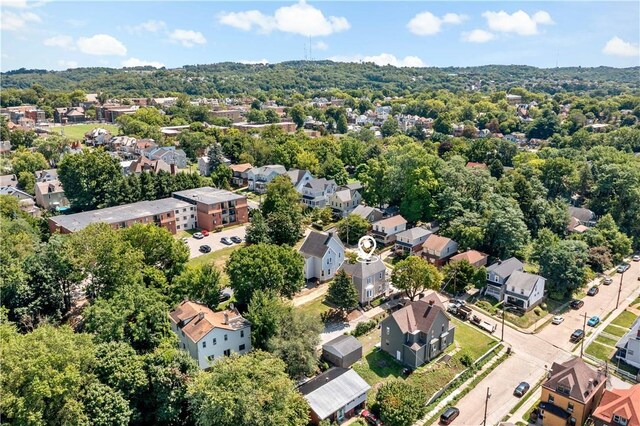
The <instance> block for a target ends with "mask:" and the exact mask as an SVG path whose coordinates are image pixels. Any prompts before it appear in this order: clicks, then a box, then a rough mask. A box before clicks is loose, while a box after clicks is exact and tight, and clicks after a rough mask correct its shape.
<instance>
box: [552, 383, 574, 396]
mask: <svg viewBox="0 0 640 426" xmlns="http://www.w3.org/2000/svg"><path fill="white" fill-rule="evenodd" d="M556 390H557V391H558V393H561V394H563V395H570V394H571V388H569V387H567V386H564V385H558V387H557V388H556Z"/></svg>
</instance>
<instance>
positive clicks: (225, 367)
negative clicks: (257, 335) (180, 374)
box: [188, 351, 309, 426]
mask: <svg viewBox="0 0 640 426" xmlns="http://www.w3.org/2000/svg"><path fill="white" fill-rule="evenodd" d="M284 370H285V364H284V362H282V361H281V360H280V359H278V358H276V357H274V356H273V355H270V354H268V353H265V352H262V351H254V352H251V353H249V354H247V355H243V356H235V355H232V356H230V357H225V358H223V359H221V360H219V361H218V362H216V363H214V364H213V365H212V367H211V369H210V370H208V371H207V372H204V373H201V374H199V375H198V376H196V377H195V379H194V380H193V382H191V383H190V384H189V389H188V398H189V406H190V411H191V413H193V417H194V420H195V423H196V425H198V426H254V425H264V426H304V425H306V424H307V422H308V419H309V407H308V405H307V402H306V401H305V399H304V398H303V397H302V395H301V394H300V393H299V392H298V391H297V390H296V389H295V387H294V383H293V382H292V381H291V379H289V377H287V375H286V373H285V371H284Z"/></svg>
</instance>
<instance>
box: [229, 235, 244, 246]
mask: <svg viewBox="0 0 640 426" xmlns="http://www.w3.org/2000/svg"><path fill="white" fill-rule="evenodd" d="M231 241H233V242H234V243H236V244H240V243H241V242H242V238H240V237H236V236H235V235H234V236H233V237H231Z"/></svg>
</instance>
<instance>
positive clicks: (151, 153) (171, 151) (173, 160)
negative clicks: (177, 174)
mask: <svg viewBox="0 0 640 426" xmlns="http://www.w3.org/2000/svg"><path fill="white" fill-rule="evenodd" d="M143 152H144V156H145V157H147V158H148V159H150V160H163V161H164V162H165V163H167V164H169V165H172V164H173V165H175V166H176V167H178V168H179V169H184V168H185V167H187V154H185V152H184V151H183V150H181V149H176V147H175V146H160V147H156V148H150V149H147V150H144V151H143Z"/></svg>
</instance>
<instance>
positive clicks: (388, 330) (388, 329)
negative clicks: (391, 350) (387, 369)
mask: <svg viewBox="0 0 640 426" xmlns="http://www.w3.org/2000/svg"><path fill="white" fill-rule="evenodd" d="M390 332H391V329H390V328H389V327H387V336H388V335H389V334H390ZM387 344H388V343H387Z"/></svg>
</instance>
